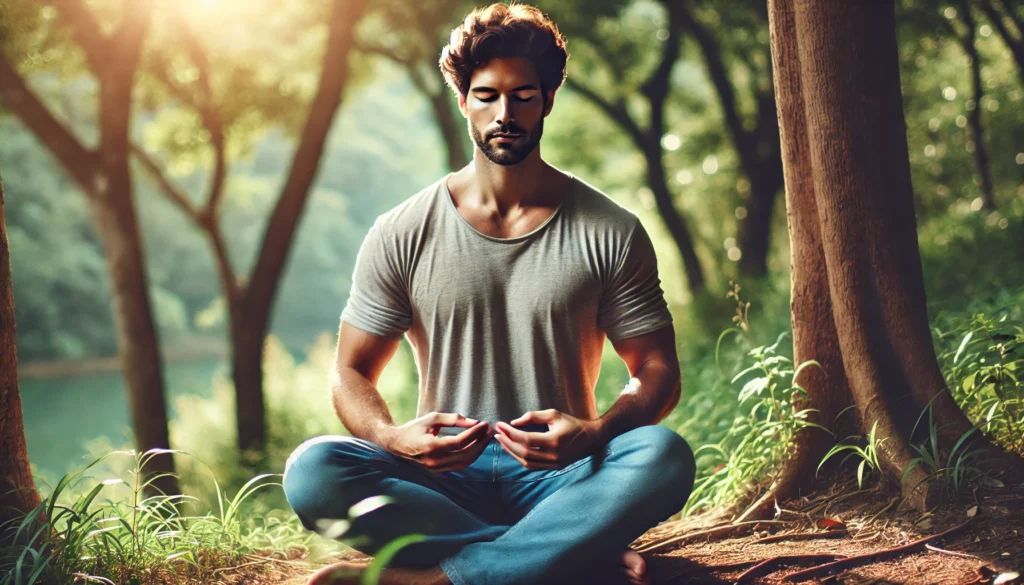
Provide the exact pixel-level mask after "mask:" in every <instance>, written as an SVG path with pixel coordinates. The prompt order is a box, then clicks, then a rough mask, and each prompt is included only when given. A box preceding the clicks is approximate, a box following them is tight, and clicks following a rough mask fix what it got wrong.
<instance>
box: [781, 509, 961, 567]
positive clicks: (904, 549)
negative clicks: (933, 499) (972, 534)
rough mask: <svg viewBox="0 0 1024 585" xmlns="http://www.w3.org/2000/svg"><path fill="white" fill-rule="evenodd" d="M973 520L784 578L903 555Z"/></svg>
mask: <svg viewBox="0 0 1024 585" xmlns="http://www.w3.org/2000/svg"><path fill="white" fill-rule="evenodd" d="M971 520H973V518H969V519H968V520H967V521H966V522H964V523H963V524H960V525H958V526H954V527H953V528H950V529H949V530H947V531H945V532H940V533H939V534H933V535H931V536H926V537H924V538H921V539H919V540H915V541H914V542H911V543H909V544H904V545H902V546H897V547H893V548H890V549H886V550H882V551H878V552H874V553H869V554H864V555H857V556H853V557H849V558H845V559H842V560H839V561H834V562H831V563H825V564H824V565H818V566H817V567H811V568H810V569H804V570H803V571H796V572H795V573H790V574H788V575H786V576H784V577H783V578H782V580H783V581H786V582H795V581H804V580H806V579H813V578H815V577H827V576H829V575H835V574H836V573H838V572H840V571H845V570H846V569H849V568H852V567H856V566H860V565H865V564H868V563H876V562H879V561H884V560H887V559H891V558H894V557H898V556H902V555H904V554H907V553H909V552H913V551H915V550H917V549H919V548H922V547H924V545H926V544H929V543H931V542H934V541H936V540H939V539H942V538H945V537H947V536H949V535H951V534H953V533H955V532H958V531H959V530H962V529H963V528H964V527H965V526H967V525H968V524H970V523H971Z"/></svg>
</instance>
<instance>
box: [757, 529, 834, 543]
mask: <svg viewBox="0 0 1024 585" xmlns="http://www.w3.org/2000/svg"><path fill="white" fill-rule="evenodd" d="M845 536H849V532H847V531H846V530H818V531H815V532H797V533H796V534H778V535H775V536H767V537H765V538H759V539H757V540H755V541H754V542H753V544H768V543H772V542H793V541H798V540H815V539H818V538H843V537H845Z"/></svg>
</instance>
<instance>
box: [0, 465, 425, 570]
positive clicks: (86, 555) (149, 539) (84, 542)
mask: <svg viewBox="0 0 1024 585" xmlns="http://www.w3.org/2000/svg"><path fill="white" fill-rule="evenodd" d="M162 452H166V451H161V450H155V451H149V452H146V453H142V454H138V453H135V452H134V451H116V452H113V453H110V454H108V455H105V456H103V457H101V458H97V459H96V460H94V461H93V462H92V463H90V464H89V465H87V466H86V467H85V468H83V469H82V470H80V471H77V472H75V473H71V474H68V475H66V476H64V477H63V478H61V480H60V481H59V482H58V483H57V485H56V486H55V487H54V489H53V491H52V492H51V493H50V494H49V495H47V496H46V497H45V498H44V499H43V501H42V504H41V505H40V506H38V507H37V508H36V509H34V510H32V511H30V512H29V513H28V514H26V515H24V516H22V517H21V518H18V519H15V520H11V521H9V522H7V523H6V524H5V525H3V526H0V542H3V543H5V544H4V546H3V548H0V574H2V575H3V577H2V579H0V585H32V584H35V583H37V582H40V581H42V582H46V583H72V582H75V581H89V582H100V583H125V584H129V585H131V584H136V583H145V582H147V581H148V580H149V579H150V578H152V577H153V576H155V575H157V574H160V573H171V574H173V573H177V572H182V571H190V572H193V573H200V574H201V573H203V572H204V571H205V572H209V571H211V570H215V569H217V568H222V567H225V566H233V565H235V564H240V563H242V562H243V561H244V560H245V557H246V556H247V555H250V554H252V553H255V552H258V551H267V550H270V551H289V550H295V549H308V548H309V547H310V545H312V544H314V543H316V542H317V541H321V540H322V539H321V538H320V537H319V536H317V535H316V534H314V533H312V532H308V531H306V530H305V529H303V528H302V526H301V525H300V524H299V522H298V519H297V518H296V517H295V516H294V514H291V513H284V512H282V511H278V513H269V514H265V515H257V514H252V513H250V512H251V511H249V510H247V505H248V504H249V503H250V500H251V499H252V497H253V495H254V494H255V493H256V492H257V491H259V490H268V489H279V488H280V486H281V484H280V483H279V482H277V481H273V480H274V479H275V478H276V477H279V476H273V475H270V474H263V475H258V476H256V477H253V478H252V479H250V480H249V481H248V482H246V483H245V484H244V485H243V486H242V488H241V489H239V490H238V491H237V492H236V493H235V494H234V496H231V497H228V495H227V494H226V493H225V492H224V491H223V490H221V489H220V486H219V485H217V483H216V479H214V480H213V483H214V484H215V487H214V489H215V491H216V493H217V494H218V496H217V498H216V502H215V503H214V504H213V506H212V508H211V509H209V510H208V511H206V512H205V513H195V512H194V510H195V509H197V508H199V507H201V506H202V502H199V501H197V499H196V498H194V497H191V496H187V495H151V496H146V495H145V494H146V490H147V487H148V486H149V485H150V484H151V483H152V482H153V481H154V480H155V479H157V477H159V476H149V477H146V475H145V474H144V470H145V466H146V464H147V463H148V461H149V460H150V459H151V458H152V457H153V456H154V455H156V454H158V453H162ZM113 457H125V458H128V459H129V460H130V462H131V467H130V469H129V470H128V471H127V475H128V480H127V481H125V480H124V479H122V478H119V477H117V478H110V479H105V480H102V481H96V480H95V479H93V478H90V477H87V476H86V475H85V474H86V472H88V471H90V470H93V469H97V468H99V466H100V464H101V463H102V462H103V461H104V460H106V459H108V458H113ZM88 480H92V481H91V482H90V485H89V486H88V487H87V488H86V489H84V490H80V491H78V492H77V493H76V492H75V489H77V488H81V485H80V484H82V483H83V482H86V481H88ZM118 488H122V489H121V490H120V492H119V494H118V497H117V498H116V499H113V498H101V496H104V495H105V493H106V492H110V491H113V490H117V489H118ZM123 488H127V489H126V490H125V489H123ZM386 503H387V502H386V501H379V502H375V503H367V502H361V503H360V504H357V505H356V506H354V507H353V508H352V511H351V512H350V513H351V514H352V516H351V517H350V518H349V519H348V520H337V521H334V522H333V523H334V526H325V527H324V528H325V529H326V532H328V533H329V534H328V535H329V536H331V537H334V538H341V539H342V540H343V541H344V536H345V531H346V530H347V528H348V526H349V525H350V524H351V520H352V519H353V517H354V516H356V515H359V514H362V513H366V512H368V511H370V510H372V509H375V508H376V507H379V506H380V505H385V504H386ZM413 539H414V537H410V538H407V539H406V540H403V541H401V542H396V543H392V546H391V548H389V549H388V551H385V552H389V553H390V554H391V555H393V554H394V552H397V550H398V549H397V548H396V547H399V548H400V546H404V545H405V544H408V542H411V541H412V540H413ZM389 558H390V557H389V556H385V555H380V556H379V557H378V559H377V560H375V565H373V566H374V567H375V569H374V571H375V572H374V573H373V574H374V575H376V574H379V571H380V569H381V568H382V566H383V564H384V563H386V562H387V561H388V560H389ZM211 563H212V564H211ZM374 582H375V581H373V580H368V581H366V583H368V584H372V583H374Z"/></svg>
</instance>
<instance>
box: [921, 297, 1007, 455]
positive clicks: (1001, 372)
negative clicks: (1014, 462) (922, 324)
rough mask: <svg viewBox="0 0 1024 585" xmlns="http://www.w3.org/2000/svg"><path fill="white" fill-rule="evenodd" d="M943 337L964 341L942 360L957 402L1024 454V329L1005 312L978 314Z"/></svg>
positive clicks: (994, 436) (978, 422)
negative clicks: (997, 314) (994, 314)
mask: <svg viewBox="0 0 1024 585" xmlns="http://www.w3.org/2000/svg"><path fill="white" fill-rule="evenodd" d="M939 337H940V338H943V337H956V338H959V339H960V343H959V345H958V346H957V348H956V350H955V351H953V350H952V349H950V350H947V351H945V352H943V353H942V354H941V355H940V360H941V361H942V363H943V366H944V368H943V369H944V371H945V374H946V378H947V383H948V384H949V387H950V390H951V392H952V393H953V396H954V398H955V399H956V401H957V403H959V404H960V406H961V408H963V409H964V410H965V412H966V413H967V414H968V416H969V417H970V418H971V420H972V421H974V422H975V424H976V425H978V426H979V427H981V429H982V430H983V431H984V432H985V434H987V435H988V436H990V437H991V438H992V439H993V440H995V441H996V442H997V443H999V444H1000V445H1001V446H1002V447H1003V448H1005V449H1007V450H1009V451H1015V452H1017V453H1018V454H1021V455H1024V328H1022V327H1021V325H1019V324H1015V323H1013V322H1012V321H1011V320H1010V319H1008V315H1007V314H1005V313H1004V314H1003V315H1002V316H1001V317H999V318H998V319H994V318H990V317H988V316H986V315H985V314H984V313H977V314H974V315H973V316H972V317H971V318H970V319H969V320H966V322H964V323H962V324H961V325H959V326H958V327H956V328H955V329H954V330H953V331H951V332H949V333H946V334H942V333H940V334H939Z"/></svg>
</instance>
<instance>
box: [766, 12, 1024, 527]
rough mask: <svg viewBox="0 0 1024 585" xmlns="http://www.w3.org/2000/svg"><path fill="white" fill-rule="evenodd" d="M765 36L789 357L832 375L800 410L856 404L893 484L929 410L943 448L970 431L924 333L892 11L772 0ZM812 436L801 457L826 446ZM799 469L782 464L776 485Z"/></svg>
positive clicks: (919, 498) (909, 486) (915, 498)
mask: <svg viewBox="0 0 1024 585" xmlns="http://www.w3.org/2000/svg"><path fill="white" fill-rule="evenodd" d="M771 31H772V54H773V60H774V61H775V64H776V74H777V79H779V80H780V81H777V83H776V98H777V102H778V107H779V115H780V125H781V128H782V135H783V139H784V140H783V164H784V166H785V175H786V188H787V203H788V204H789V210H788V211H789V220H790V237H791V241H792V249H793V263H794V266H793V275H792V285H793V300H792V302H793V307H792V308H793V328H794V337H795V339H796V340H797V341H796V348H795V349H796V350H797V351H796V359H797V360H798V361H801V360H806V359H818V360H819V361H822V362H823V364H824V365H825V367H826V370H825V375H826V376H827V378H826V380H825V382H826V384H825V385H821V386H819V387H817V388H813V389H812V388H809V390H810V400H809V404H808V406H810V407H813V408H817V409H819V410H821V411H822V412H823V413H828V416H832V415H833V414H835V413H836V410H837V409H838V408H840V407H841V406H842V405H843V404H846V403H850V402H852V403H853V404H855V405H856V406H857V410H858V412H859V414H860V425H861V430H862V432H863V433H864V434H865V435H866V434H867V432H868V431H870V429H872V428H876V434H877V437H878V438H879V439H880V440H879V442H878V444H877V446H878V453H879V459H880V463H881V467H882V470H883V472H884V473H885V475H886V476H887V477H888V478H889V479H890V480H892V481H894V482H899V480H900V478H901V477H902V476H903V474H904V471H905V470H906V469H907V468H908V466H909V464H910V461H911V459H912V458H913V457H912V455H911V447H910V444H911V440H912V439H913V437H911V436H910V432H911V428H912V427H913V425H914V423H915V421H916V420H917V417H918V415H920V414H921V412H922V411H923V410H924V409H925V408H926V407H927V406H928V405H929V404H930V405H931V407H932V410H933V414H934V418H935V422H936V425H937V426H938V427H939V428H940V433H939V438H940V439H939V440H940V443H941V447H942V448H943V449H947V450H948V448H949V447H950V446H951V445H952V442H953V441H956V440H957V439H959V438H960V436H962V434H963V433H964V432H966V431H967V430H968V429H970V428H972V427H971V424H970V422H969V421H967V419H966V417H965V416H964V414H963V412H962V411H961V410H960V409H959V407H958V406H957V405H956V403H955V401H954V400H953V398H952V395H951V394H950V393H949V391H948V389H947V388H946V386H945V381H944V379H943V377H942V373H941V371H940V370H939V365H938V361H937V360H936V358H935V353H934V349H933V347H932V344H931V336H930V333H929V329H928V316H927V313H926V310H925V295H924V284H923V278H922V274H921V261H920V254H919V252H918V247H917V233H916V220H915V217H914V209H913V200H912V192H911V183H910V165H909V158H908V156H907V143H906V135H905V132H906V130H905V122H904V119H903V111H902V102H901V96H900V85H899V70H898V63H897V51H896V35H895V15H894V9H893V4H892V2H881V1H879V2H863V3H845V2H844V3H837V2H831V1H830V0H772V2H771ZM815 224H816V227H815ZM819 238H820V239H819ZM829 320H831V323H829ZM837 349H838V352H837ZM839 361H841V363H842V368H841V369H839V368H838V363H839ZM829 364H831V365H829ZM842 375H845V378H846V380H845V383H843V382H844V381H843V380H842ZM805 383H807V384H812V380H810V379H807V380H805ZM844 387H845V388H848V390H849V392H848V393H847V391H846V390H845V388H844ZM851 399H852V400H851ZM825 418H827V417H825ZM811 436H812V435H811V434H804V435H802V436H801V437H800V439H799V440H798V441H797V446H798V447H800V448H808V447H816V448H817V449H818V450H820V449H821V448H823V447H824V446H823V445H821V444H817V445H810V444H809V443H808V441H810V437H811ZM882 439H884V440H882ZM826 445H827V444H826ZM987 448H988V449H989V450H991V449H995V447H993V446H991V444H989V445H988V446H987ZM1002 458H1003V460H1004V461H1007V460H1009V458H1008V457H1007V456H1006V455H1005V454H1003V455H1002ZM815 459H816V457H807V458H806V461H804V462H803V465H804V466H807V465H812V464H813V465H815V466H816V463H817V462H816V461H815ZM1014 461H1015V462H1016V464H1017V465H1018V466H1019V461H1018V460H1016V459H1014ZM807 471H809V470H808V469H807V468H806V467H805V468H804V469H797V468H796V467H795V466H793V465H790V466H788V467H787V469H786V471H785V473H784V474H783V476H781V477H780V478H779V481H780V482H781V483H787V482H791V481H792V479H791V478H792V477H794V474H798V473H800V472H804V473H805V474H806V472H807ZM933 484H934V482H933V481H932V480H931V479H930V478H928V477H926V473H925V471H924V470H923V469H922V468H921V467H920V466H915V467H914V468H913V469H912V470H911V471H910V473H909V475H908V476H907V478H906V481H904V483H903V485H902V487H903V492H904V496H905V497H906V498H907V502H908V504H909V505H911V506H912V507H914V508H915V509H919V510H924V509H927V508H929V507H931V506H932V505H933V504H934V503H935V496H936V495H937V494H936V492H935V490H934V485H933Z"/></svg>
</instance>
